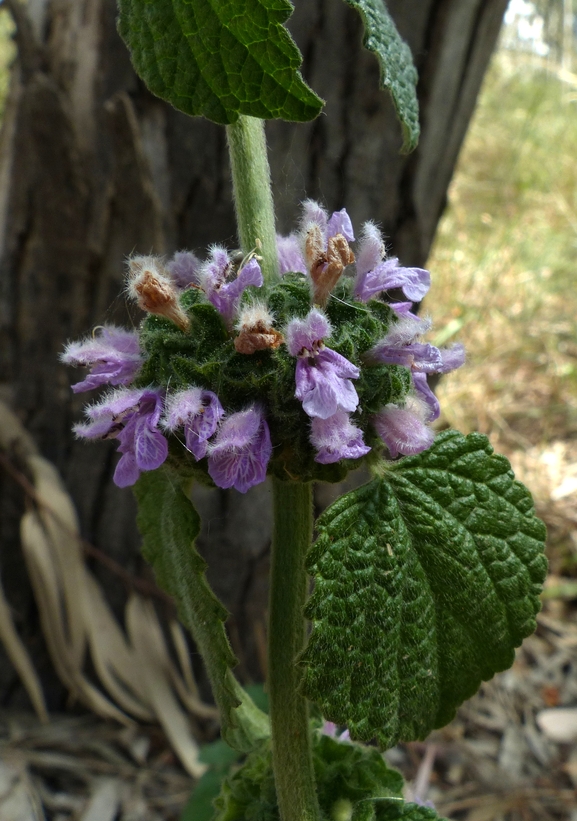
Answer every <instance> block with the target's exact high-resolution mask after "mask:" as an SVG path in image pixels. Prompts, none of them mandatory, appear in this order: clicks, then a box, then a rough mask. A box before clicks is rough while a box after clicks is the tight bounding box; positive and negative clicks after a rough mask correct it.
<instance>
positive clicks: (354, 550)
mask: <svg viewBox="0 0 577 821" xmlns="http://www.w3.org/2000/svg"><path fill="white" fill-rule="evenodd" d="M318 532H319V536H318V539H317V541H316V543H315V545H314V546H313V548H312V550H311V553H310V555H309V562H308V564H309V570H310V572H311V573H312V574H313V576H314V577H315V590H314V593H313V595H312V596H311V598H310V600H309V603H308V605H307V615H308V617H309V618H310V619H311V621H312V623H313V630H312V634H311V637H310V640H309V644H308V647H307V648H306V650H305V653H304V654H303V658H302V661H303V663H304V666H305V673H304V685H303V686H304V690H305V693H306V694H307V696H308V697H309V698H310V699H311V700H313V701H316V702H317V703H318V704H319V705H320V707H321V709H322V711H323V715H324V716H325V717H326V718H327V719H330V720H331V721H334V722H336V723H339V724H346V725H347V726H348V728H349V730H350V733H351V736H352V737H353V738H355V739H359V740H362V741H369V740H371V739H373V738H374V739H376V740H377V742H378V743H379V745H380V746H381V747H383V748H389V747H392V746H394V745H395V744H396V743H397V742H398V741H411V740H415V739H420V738H424V737H425V736H426V735H427V734H428V733H429V732H430V731H431V730H432V729H434V728H436V727H441V726H444V725H445V724H447V723H448V722H449V721H450V720H451V719H452V718H453V716H454V714H455V710H456V708H457V707H458V706H459V705H460V704H461V703H462V702H463V701H464V700H465V699H467V698H469V697H470V696H471V695H473V693H475V692H476V690H477V689H478V687H479V685H480V683H481V681H486V680H488V679H490V678H491V677H492V676H493V675H494V674H495V673H496V672H499V671H501V670H505V669H506V668H508V667H509V666H510V665H511V664H512V662H513V658H514V648H515V647H517V646H518V645H519V644H520V643H521V641H522V640H523V638H525V636H528V635H529V634H530V633H532V632H533V630H534V629H535V615H536V613H537V612H538V611H539V608H540V601H539V593H540V590H541V585H542V583H543V581H544V578H545V574H546V568H547V563H546V560H545V557H544V553H543V548H544V539H545V526H544V525H543V523H542V522H541V521H540V520H539V519H537V518H536V516H535V515H534V511H533V504H532V500H531V496H530V494H529V491H528V490H527V489H526V488H525V487H524V486H523V485H521V484H520V483H519V482H516V481H515V480H514V476H513V473H512V471H511V469H510V465H509V463H508V461H507V460H506V459H505V458H504V457H502V456H497V455H495V454H493V450H492V448H491V446H490V444H489V442H488V439H487V438H486V437H485V436H482V435H481V434H470V435H469V436H466V437H465V436H463V435H462V434H460V433H457V432H456V431H445V432H444V433H441V434H439V435H438V437H437V439H436V441H435V443H434V445H433V446H432V447H431V448H430V449H429V450H428V451H426V452H425V453H422V454H420V455H419V456H411V457H407V458H405V459H403V460H401V461H400V462H397V463H395V464H394V465H393V466H392V467H391V469H390V470H389V471H388V472H387V473H386V476H385V478H378V479H375V480H373V481H372V482H370V483H368V484H366V485H364V486H363V487H361V488H359V489H358V490H355V491H353V492H351V493H348V494H347V495H345V496H343V497H341V498H340V499H338V500H337V501H336V502H335V503H334V504H333V505H332V506H331V507H330V508H328V510H327V511H325V513H324V514H323V515H322V516H321V517H320V519H319V522H318Z"/></svg>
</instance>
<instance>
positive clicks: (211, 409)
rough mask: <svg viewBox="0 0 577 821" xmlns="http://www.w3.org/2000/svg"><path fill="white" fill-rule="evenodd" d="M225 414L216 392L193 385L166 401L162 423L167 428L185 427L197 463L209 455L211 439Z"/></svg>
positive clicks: (185, 433)
mask: <svg viewBox="0 0 577 821" xmlns="http://www.w3.org/2000/svg"><path fill="white" fill-rule="evenodd" d="M223 416H224V410H223V408H222V405H221V404H220V402H219V400H218V397H217V395H216V394H215V393H213V392H212V391H205V390H203V389H202V388H190V389H189V390H185V391H179V392H178V393H174V394H172V395H171V396H170V398H169V399H168V400H167V402H166V410H165V413H164V419H163V422H162V426H163V427H164V429H165V430H168V431H175V430H177V428H184V439H185V442H186V447H187V449H188V450H189V451H190V452H191V453H192V455H193V456H194V458H195V459H196V461H197V462H198V460H199V459H202V458H203V457H204V456H206V452H207V450H208V440H209V439H210V437H211V436H212V435H213V434H214V433H215V431H216V429H217V427H218V423H219V422H220V420H221V419H222V417H223Z"/></svg>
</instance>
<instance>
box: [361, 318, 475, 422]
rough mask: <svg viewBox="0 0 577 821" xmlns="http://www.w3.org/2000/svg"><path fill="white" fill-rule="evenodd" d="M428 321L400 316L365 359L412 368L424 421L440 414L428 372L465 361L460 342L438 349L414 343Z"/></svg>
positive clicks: (428, 325) (452, 366) (438, 371)
mask: <svg viewBox="0 0 577 821" xmlns="http://www.w3.org/2000/svg"><path fill="white" fill-rule="evenodd" d="M430 327H431V323H430V321H428V320H423V319H419V318H418V317H415V318H412V317H411V316H408V315H406V316H404V317H402V318H401V319H400V320H399V321H398V322H397V323H396V324H395V325H393V327H392V329H391V330H390V331H389V333H388V334H387V335H386V336H385V337H384V339H381V340H380V341H379V342H377V344H376V345H375V346H374V347H373V348H371V350H370V351H369V352H368V354H367V361H368V362H373V363H375V362H379V363H382V364H386V365H404V366H405V367H407V368H410V369H411V372H412V377H413V385H414V388H415V391H416V392H417V394H419V396H420V398H421V399H422V400H423V401H424V402H425V404H426V405H427V407H428V415H427V417H426V418H427V421H429V422H432V421H434V420H435V419H438V417H439V415H440V407H439V402H438V400H437V398H436V396H435V395H434V393H433V392H432V391H431V389H430V388H429V386H428V384H427V376H426V375H427V374H434V373H449V371H452V370H455V369H456V368H459V367H460V366H461V365H462V364H463V363H464V362H465V349H464V347H463V346H462V345H461V344H456V345H454V346H453V347H452V348H437V347H436V346H435V345H430V344H428V343H422V342H416V341H415V340H416V339H417V337H418V336H419V335H420V334H422V333H424V332H425V331H427V330H429V328H430Z"/></svg>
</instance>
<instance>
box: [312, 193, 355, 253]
mask: <svg viewBox="0 0 577 821" xmlns="http://www.w3.org/2000/svg"><path fill="white" fill-rule="evenodd" d="M311 223H314V224H316V225H318V226H319V228H320V229H321V233H322V237H323V239H324V242H325V246H326V243H327V241H328V239H329V237H334V236H335V235H336V234H342V235H343V236H344V238H345V239H346V240H347V242H354V240H355V234H354V231H353V225H352V222H351V218H350V217H349V215H348V214H347V211H346V209H345V208H341V210H340V211H334V212H333V214H332V215H331V217H330V219H329V215H328V212H327V211H326V210H325V209H324V208H323V207H322V205H320V204H319V203H318V202H315V201H314V200H305V201H304V202H303V215H302V218H301V225H302V227H303V229H304V231H305V232H306V229H307V227H308V226H309V225H310V224H311Z"/></svg>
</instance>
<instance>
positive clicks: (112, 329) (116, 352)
mask: <svg viewBox="0 0 577 821" xmlns="http://www.w3.org/2000/svg"><path fill="white" fill-rule="evenodd" d="M98 331H99V333H98V335H95V336H91V337H88V338H87V339H84V340H83V341H82V342H70V343H69V344H68V345H67V346H66V349H65V351H64V353H63V354H62V356H61V359H62V362H65V363H66V364H67V365H83V366H85V367H89V368H90V373H89V374H88V376H87V377H86V378H85V379H83V380H82V382H77V383H76V384H75V385H72V390H73V391H74V393H80V392H81V391H89V390H92V389H93V388H99V387H100V386H101V385H128V384H130V383H131V382H132V380H133V379H134V377H135V376H136V373H137V372H138V370H139V369H140V366H141V365H142V361H143V359H142V356H141V354H140V346H139V344H138V334H137V333H136V332H135V331H125V330H124V329H123V328H117V327H116V326H115V325H103V326H102V327H101V328H99V329H98Z"/></svg>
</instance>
